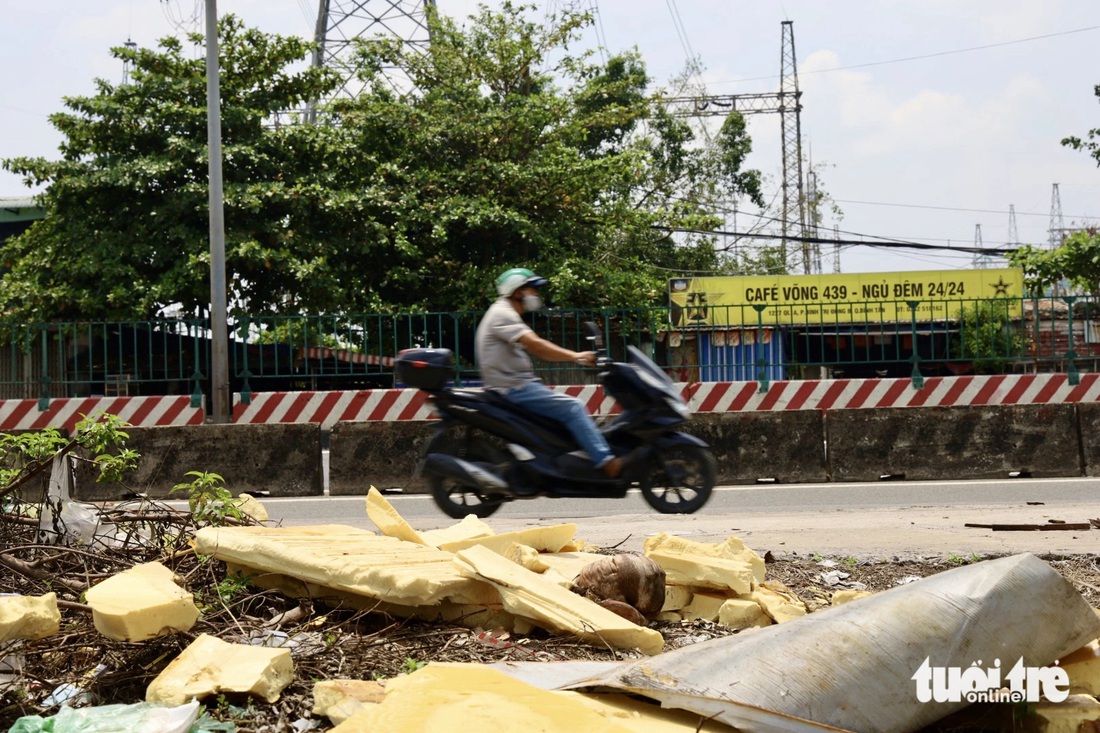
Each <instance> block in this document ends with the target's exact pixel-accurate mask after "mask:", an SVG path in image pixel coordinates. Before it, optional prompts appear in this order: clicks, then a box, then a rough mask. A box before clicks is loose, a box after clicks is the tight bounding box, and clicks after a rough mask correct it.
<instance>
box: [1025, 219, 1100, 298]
mask: <svg viewBox="0 0 1100 733" xmlns="http://www.w3.org/2000/svg"><path fill="white" fill-rule="evenodd" d="M1008 262H1009V264H1010V265H1012V266H1013V267H1019V268H1022V269H1023V271H1024V287H1025V289H1026V290H1027V291H1028V292H1030V293H1034V294H1036V295H1039V294H1042V293H1043V292H1044V291H1046V289H1047V288H1049V287H1051V286H1053V285H1054V284H1055V283H1058V282H1061V281H1062V280H1066V281H1068V282H1069V283H1070V284H1071V285H1073V286H1075V287H1079V288H1081V289H1082V290H1084V291H1085V292H1088V293H1100V233H1098V232H1097V230H1096V229H1086V230H1083V231H1079V232H1074V233H1073V234H1071V235H1069V236H1068V237H1066V238H1065V240H1064V241H1063V242H1062V245H1061V246H1060V247H1056V248H1054V249H1045V248H1043V247H1036V246H1033V245H1030V244H1028V245H1024V246H1023V247H1020V248H1019V249H1017V250H1015V251H1014V252H1011V253H1010V254H1009V255H1008Z"/></svg>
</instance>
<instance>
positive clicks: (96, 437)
mask: <svg viewBox="0 0 1100 733" xmlns="http://www.w3.org/2000/svg"><path fill="white" fill-rule="evenodd" d="M129 425H130V424H129V423H128V422H126V421H125V420H123V419H122V418H120V417H118V416H117V415H111V414H109V413H105V412H100V413H94V414H92V415H81V419H80V421H79V422H77V424H76V427H75V430H74V433H73V438H72V440H71V441H68V440H65V439H64V438H63V437H61V433H60V432H59V431H58V430H57V429H55V428H46V429H44V430H38V431H34V432H28V433H22V434H19V435H13V434H4V435H0V495H3V494H5V493H7V492H8V491H9V490H11V489H13V488H14V487H16V486H17V485H18V484H20V483H22V481H23V480H25V479H26V478H27V476H28V474H30V473H32V472H35V471H40V470H45V469H46V465H47V464H49V463H50V462H51V461H52V460H53V459H54V457H55V456H57V455H60V454H66V453H70V454H71V455H72V456H73V457H75V458H76V459H78V460H82V461H88V462H92V463H95V464H96V466H97V467H98V469H99V473H98V475H97V476H96V481H97V482H101V483H122V481H123V479H124V478H125V476H126V474H127V473H128V472H130V471H132V470H133V469H134V468H136V467H137V463H138V459H139V458H140V457H141V456H140V455H139V454H138V453H137V451H134V450H132V449H130V448H127V447H126V445H125V443H126V441H127V440H128V439H129V437H130V435H129V433H127V432H126V431H125V430H123V428H125V427H129Z"/></svg>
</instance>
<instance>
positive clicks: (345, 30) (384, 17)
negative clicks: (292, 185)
mask: <svg viewBox="0 0 1100 733" xmlns="http://www.w3.org/2000/svg"><path fill="white" fill-rule="evenodd" d="M435 7H436V5H435V0H320V3H319V5H318V7H317V28H316V31H315V32H314V38H313V40H314V41H315V42H316V43H317V49H316V50H315V51H314V52H313V65H314V66H327V67H329V68H332V69H335V70H336V71H338V72H339V73H340V78H341V80H342V81H341V84H340V87H339V88H338V89H337V90H336V91H335V92H333V94H332V97H333V98H335V97H350V98H353V99H354V98H355V97H358V96H359V94H360V92H362V91H363V83H362V82H360V81H359V80H358V79H357V78H356V76H355V73H354V69H355V66H354V63H353V58H352V57H353V54H354V50H355V44H354V40H355V39H356V38H362V39H364V40H369V39H371V38H397V39H399V40H400V41H401V42H402V43H405V44H407V45H409V46H411V47H413V48H416V49H420V50H426V49H427V48H428V45H429V43H430V41H431V36H430V34H429V32H428V13H429V9H430V11H431V12H434V11H435ZM390 83H391V84H393V85H394V86H395V87H398V88H401V87H405V86H407V84H408V81H407V80H404V79H397V78H394V77H390ZM314 117H315V109H314V110H311V111H310V118H311V119H313V118H314Z"/></svg>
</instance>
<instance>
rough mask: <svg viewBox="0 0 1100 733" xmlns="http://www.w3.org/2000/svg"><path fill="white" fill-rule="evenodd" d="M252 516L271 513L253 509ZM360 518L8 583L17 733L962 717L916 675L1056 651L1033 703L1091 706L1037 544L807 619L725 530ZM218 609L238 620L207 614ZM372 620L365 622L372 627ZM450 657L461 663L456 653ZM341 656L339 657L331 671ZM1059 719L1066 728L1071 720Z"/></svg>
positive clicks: (1082, 633) (0, 631)
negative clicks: (717, 537)
mask: <svg viewBox="0 0 1100 733" xmlns="http://www.w3.org/2000/svg"><path fill="white" fill-rule="evenodd" d="M241 506H242V507H243V506H247V507H248V508H249V511H250V512H251V514H252V516H253V517H254V518H255V519H256V520H259V519H262V518H263V517H264V513H263V508H262V506H260V505H259V504H257V503H255V502H254V500H250V501H247V502H243V503H242V505H241ZM366 510H367V514H368V516H369V517H370V519H371V520H372V521H373V522H374V524H375V525H376V526H377V528H378V530H379V533H377V534H376V533H373V532H370V531H367V530H361V529H356V528H353V527H348V526H342V525H326V526H312V527H271V526H266V523H264V522H262V521H251V522H245V523H243V524H240V525H237V526H233V525H228V526H205V527H192V528H191V529H190V530H189V532H188V535H189V537H190V543H191V547H192V548H193V552H191V551H189V550H188V549H185V548H182V547H179V546H178V545H174V544H171V543H168V544H167V546H169V547H170V550H169V552H167V553H161V557H160V558H158V559H148V558H146V561H144V562H140V563H138V564H136V565H133V564H132V565H131V566H128V567H125V568H121V569H119V570H117V571H114V572H87V569H86V576H87V577H88V579H89V580H90V581H91V582H90V583H89V587H87V589H86V591H84V592H83V600H84V601H85V603H80V602H78V601H67V600H59V598H58V595H57V593H56V592H50V593H45V594H42V595H38V596H30V595H10V596H6V597H0V643H2V644H3V645H4V646H2V647H0V650H2V653H3V654H4V655H5V660H6V662H7V664H8V666H9V667H10V671H9V672H8V675H7V677H6V678H0V694H2V695H4V697H5V698H9V697H16V696H18V697H21V698H22V699H23V700H24V701H25V702H24V703H23V705H22V706H21V707H22V709H26V708H27V707H31V708H32V709H37V710H38V711H39V713H42V714H31V715H25V716H23V717H21V718H20V719H19V720H18V721H9V722H14V723H15V727H13V728H12V730H15V731H18V732H19V733H30V732H31V731H37V730H53V731H62V730H81V729H87V728H91V727H92V726H93V724H94V722H93V721H95V720H111V721H114V722H115V723H117V724H118V725H119V726H120V727H119V728H118V729H125V728H127V727H128V728H130V729H138V728H141V729H142V730H155V731H162V730H163V731H169V730H171V731H177V730H178V731H188V730H194V731H200V730H203V731H213V730H233V729H234V728H233V724H232V723H231V722H226V721H227V720H232V719H234V718H237V719H238V720H243V719H245V718H246V717H247V716H246V715H245V714H244V713H243V712H242V711H243V710H245V709H246V708H242V707H241V706H240V705H241V704H242V703H243V704H244V705H247V706H251V707H252V708H253V709H255V708H256V707H257V706H258V707H262V706H264V705H270V706H275V705H276V704H277V703H278V702H279V701H280V699H281V698H284V697H285V696H286V695H287V694H289V692H288V691H290V690H293V689H295V688H296V687H301V686H303V685H309V687H310V689H309V696H310V700H309V706H308V710H303V711H301V712H300V714H299V716H298V717H297V718H293V717H286V716H285V715H284V716H283V717H281V718H280V719H279V720H278V721H276V722H272V723H270V725H269V728H268V729H271V730H276V729H280V730H282V729H292V728H293V729H297V730H303V731H304V730H311V729H313V730H322V729H329V726H332V725H334V726H335V727H333V728H332V730H334V731H341V732H342V733H343V732H346V731H368V730H369V731H383V730H401V731H405V730H408V731H419V730H423V731H430V730H455V729H462V727H463V726H465V725H467V724H468V725H475V724H476V725H481V726H484V725H486V724H488V725H493V724H494V723H497V724H498V726H497V727H500V728H502V729H507V730H512V729H519V728H521V727H524V726H530V727H531V729H533V730H549V731H553V730H562V731H564V730H569V731H574V730H577V729H581V730H590V729H591V730H606V731H620V730H622V731H627V730H647V731H695V730H708V731H721V730H731V729H733V728H736V729H741V730H759V731H770V730H784V731H792V730H838V729H839V730H896V731H916V730H921V729H924V728H925V727H926V726H928V725H930V724H932V723H934V722H935V721H937V720H940V719H942V718H944V717H945V716H948V715H951V714H958V712H959V711H961V710H963V709H964V708H967V706H968V705H969V700H968V699H967V698H966V696H965V695H958V694H956V693H957V692H958V690H956V689H953V688H952V689H948V688H946V687H944V686H943V685H942V684H941V685H940V686H939V687H937V686H936V683H935V680H936V679H938V678H936V677H935V676H934V675H931V674H930V676H929V679H930V680H931V682H930V683H929V685H930V687H929V689H930V690H931V693H935V694H934V698H935V699H934V700H932V701H931V702H928V701H924V700H922V699H921V697H922V688H921V684H922V679H923V678H921V677H920V670H922V669H928V668H929V665H931V667H937V668H943V669H947V670H950V669H956V670H967V669H970V668H971V667H974V666H975V665H978V666H983V665H984V666H989V660H991V659H994V658H997V659H998V660H999V661H998V665H999V664H1000V660H1003V661H1004V664H1005V676H1004V678H1003V680H1004V681H1005V685H1004V687H1005V688H1006V691H1007V692H1008V693H1014V692H1016V690H1015V688H1014V687H1012V686H1011V685H1009V682H1010V681H1011V684H1012V685H1015V682H1014V681H1013V678H1011V677H1010V676H1009V674H1008V672H1009V668H1012V667H1013V665H1014V664H1016V663H1017V662H1018V664H1019V665H1020V666H1021V669H1026V670H1039V671H1040V672H1042V671H1044V670H1046V669H1047V668H1048V667H1049V665H1052V664H1053V663H1055V662H1056V661H1058V660H1061V666H1059V667H1056V668H1055V669H1057V670H1059V674H1061V673H1062V672H1064V673H1065V674H1066V681H1065V684H1064V685H1057V684H1052V685H1051V686H1049V687H1047V686H1042V685H1038V683H1036V685H1035V686H1034V689H1032V688H1030V687H1029V688H1027V689H1026V690H1024V692H1026V694H1028V695H1030V694H1032V693H1034V694H1035V695H1039V694H1040V693H1048V694H1047V698H1048V699H1047V700H1046V701H1044V700H1039V699H1036V700H1032V701H1031V702H1034V703H1037V704H1036V705H1035V706H1034V707H1035V708H1036V710H1037V713H1036V714H1037V715H1038V716H1040V717H1037V718H1035V720H1037V721H1040V722H1042V725H1046V726H1047V728H1046V729H1047V730H1051V731H1053V730H1056V729H1058V730H1060V729H1066V730H1070V729H1072V730H1076V727H1075V726H1076V724H1077V722H1080V721H1084V720H1097V719H1100V702H1097V701H1096V699H1095V695H1097V694H1098V693H1100V643H1098V642H1097V641H1096V640H1097V638H1098V637H1100V617H1098V616H1097V614H1096V613H1094V612H1093V610H1092V609H1091V608H1090V607H1089V605H1088V604H1087V603H1086V602H1085V601H1084V599H1083V598H1082V597H1081V596H1080V595H1079V594H1078V593H1077V592H1076V591H1075V590H1074V589H1073V588H1072V586H1070V585H1069V584H1068V583H1067V582H1066V581H1065V580H1064V579H1063V578H1061V577H1060V576H1059V575H1058V573H1057V572H1055V571H1054V570H1053V569H1052V568H1051V567H1050V565H1048V564H1047V563H1045V562H1043V561H1041V560H1039V559H1037V558H1035V557H1033V556H1031V555H1018V556H1013V557H1006V558H999V559H995V560H989V561H985V562H979V563H975V564H973V565H969V566H964V567H959V568H956V569H953V570H949V571H947V572H943V573H940V574H938V575H935V576H931V577H929V578H924V579H920V580H914V581H913V582H911V583H907V584H905V585H903V586H899V587H897V588H894V589H891V590H889V591H886V592H882V593H868V592H866V591H860V590H853V589H847V590H841V591H837V592H836V593H835V594H834V596H833V598H832V603H830V604H829V606H828V607H825V608H821V609H820V610H814V611H813V612H812V613H807V607H806V605H805V603H804V602H803V601H802V600H800V599H799V598H798V596H797V595H795V594H794V593H793V592H791V591H790V590H789V589H787V588H786V587H785V586H784V585H783V584H782V583H779V582H778V581H776V580H774V579H769V578H767V577H766V570H767V566H766V565H765V562H764V559H763V558H761V557H760V556H759V555H758V554H757V553H756V552H754V551H753V550H752V549H750V548H748V547H746V546H745V544H744V543H743V542H741V541H740V540H739V539H737V538H736V537H730V538H728V539H727V540H726V541H724V542H719V543H700V542H693V541H689V540H686V539H683V538H680V537H676V536H673V535H669V534H660V535H656V536H653V537H650V538H648V539H647V541H646V543H645V546H644V552H643V553H642V554H626V553H617V554H608V553H606V552H603V551H601V550H600V549H599V548H594V547H590V546H586V544H585V543H584V541H583V540H581V539H579V538H577V537H576V529H577V528H576V526H575V525H572V524H560V525H553V526H543V527H537V528H533V529H528V530H522V531H517V532H509V533H503V534H497V533H495V532H494V531H493V530H492V528H491V527H489V526H488V525H487V524H485V523H484V522H482V521H480V520H478V519H476V518H475V517H472V516H470V517H467V518H466V519H465V520H463V521H461V522H459V523H457V524H455V525H454V526H451V527H449V528H446V529H442V530H435V531H429V532H418V531H416V530H415V529H414V528H413V527H411V526H410V525H409V524H408V523H407V522H406V521H405V520H404V519H403V518H402V517H400V515H398V513H397V512H396V511H395V510H394V509H393V507H392V506H391V505H390V504H389V503H388V502H387V501H386V500H385V498H384V497H383V496H382V495H381V494H379V493H378V492H377V491H374V490H373V489H372V491H371V492H370V494H369V496H368V498H367V503H366ZM158 511H159V510H158ZM115 524H116V525H119V526H122V527H125V525H126V523H125V522H116V523H115ZM91 536H92V537H93V538H94V537H95V536H96V533H95V532H93V533H92V535H91ZM114 536H115V537H116V538H117V531H116V534H115V535H114ZM162 541H163V538H162ZM11 549H13V548H11V547H6V548H5V549H4V550H0V554H4V553H6V552H9V551H10V550H11ZM85 554H88V555H91V554H92V553H91V552H90V551H88V552H86V553H85ZM26 565H27V571H28V572H31V571H34V570H35V569H36V568H35V567H34V564H33V563H26ZM43 565H44V563H39V567H38V570H41V567H42V566H43ZM8 567H9V568H10V567H11V565H10V564H9V565H8ZM837 575H838V577H839V575H841V574H840V573H837ZM93 576H95V577H93ZM72 585H73V587H72V588H68V589H67V591H68V592H72V591H76V590H77V587H76V586H77V585H78V584H77V583H73V584H72ZM199 585H202V586H204V587H205V590H204V591H203V592H201V593H200V592H199V591H198V589H197V586H199ZM246 586H247V587H250V588H251V589H261V590H259V591H258V593H259V594H262V598H263V600H264V602H265V604H266V606H265V610H266V611H268V612H270V611H272V610H277V612H276V613H273V614H272V613H268V617H267V618H263V617H262V616H259V615H257V614H258V613H259V610H258V607H257V605H256V604H254V603H253V602H254V601H255V599H256V598H257V596H255V595H247V594H243V593H242V590H241V589H243V588H245V587H246ZM210 587H213V588H216V591H215V592H210ZM189 589H191V590H189ZM67 591H65V590H63V591H62V592H63V593H65V592H67ZM242 598H243V599H245V600H244V601H242V600H240V599H242ZM317 609H329V610H326V611H323V614H319V613H318V611H317ZM63 611H64V612H65V615H64V617H63V616H62V612H63ZM89 614H90V617H91V622H92V625H93V626H94V630H95V631H94V633H95V634H98V635H99V636H100V637H101V638H102V639H106V640H108V641H107V643H108V645H109V646H108V647H107V649H108V651H107V653H105V654H104V653H101V654H98V655H96V654H95V653H94V652H93V653H92V654H91V655H89V654H88V652H89V650H94V649H95V648H96V647H95V642H94V641H92V640H91V639H90V638H89V637H88V636H87V633H91V632H84V631H80V632H79V634H80V635H79V637H78V638H77V642H76V644H75V645H73V644H70V642H69V640H68V639H67V638H65V637H67V636H76V635H77V633H78V632H77V631H76V629H78V628H79V627H80V623H81V621H83V620H84V619H85V617H86V615H89ZM219 617H220V618H222V619H223V621H227V622H225V623H222V624H220V625H217V624H213V623H212V622H211V620H212V619H214V618H219ZM367 623H373V624H375V626H374V630H373V631H370V632H368V633H365V634H364V633H363V625H365V624H367ZM459 627H465V628H466V629H467V631H465V632H460V631H457V629H458V628H459ZM432 629H438V630H440V632H439V633H433V632H432ZM674 629H687V630H688V633H686V634H682V635H679V636H677V635H675V634H673V633H671V631H672V630H674ZM697 629H704V630H705V633H695V634H693V633H692V630H697ZM403 632H409V633H411V634H415V635H417V636H418V638H419V641H420V643H421V647H420V648H421V649H422V650H424V653H423V656H424V657H429V658H430V659H431V661H430V663H429V664H427V665H426V666H425V665H423V664H422V662H421V661H419V660H418V659H417V658H416V657H411V656H409V655H408V653H407V652H408V649H409V648H410V647H402V646H401V645H400V643H398V640H399V637H400V636H401V634H402V633H403ZM59 637H60V638H59ZM547 640H549V643H547ZM554 640H556V641H554ZM111 644H113V645H116V646H110V645H111ZM555 644H557V646H555ZM459 647H466V652H465V653H464V654H463V655H462V659H464V660H467V661H463V662H455V661H451V662H448V661H446V659H447V655H446V652H447V650H448V649H449V648H451V649H452V650H457V649H458V648H459ZM471 648H472V649H479V650H482V652H483V653H482V654H481V655H480V656H484V657H485V660H484V662H482V661H480V660H477V659H476V658H477V657H478V656H479V655H478V654H470V653H469V651H470V649H471ZM585 648H587V650H588V652H587V653H585V652H583V649H585ZM61 649H70V650H72V651H75V652H76V654H73V655H71V656H72V657H73V658H71V659H67V660H65V661H69V662H70V663H72V662H75V663H76V664H80V663H82V662H86V663H88V664H89V665H91V666H90V667H88V669H87V671H86V673H84V674H82V675H80V676H78V677H76V678H74V679H73V680H71V681H69V682H66V683H65V684H63V685H59V686H57V687H55V688H53V689H48V690H47V689H42V688H41V686H40V685H36V684H35V683H36V680H35V679H34V678H33V676H29V675H28V674H27V673H26V670H27V667H28V666H30V665H28V664H26V660H27V659H29V658H31V657H32V656H33V655H47V654H55V655H56V654H58V650H61ZM429 649H430V651H428V650H429ZM501 652H503V653H501ZM81 654H83V655H84V656H83V657H81V656H80V655H81ZM366 654H369V655H377V656H379V657H382V656H385V655H387V654H389V655H391V656H393V655H396V664H397V665H399V666H400V668H401V671H403V672H405V674H400V675H396V676H391V677H390V678H388V679H383V680H378V679H364V678H358V679H357V678H355V677H353V676H351V675H346V674H344V673H343V672H344V671H345V670H352V669H355V668H356V665H355V663H354V662H355V661H356V658H361V656H362V655H366ZM333 656H336V657H339V658H341V659H340V660H339V661H338V662H336V663H333V662H331V661H327V662H326V663H325V664H324V665H322V664H321V662H320V660H321V659H322V658H325V659H329V660H331V658H332V657H333ZM471 659H473V660H474V661H473V662H471V661H469V660H471ZM930 660H931V661H930ZM981 660H985V661H984V662H983V661H981ZM1018 660H1019V661H1018ZM54 661H55V662H60V661H61V657H55V660H54ZM93 661H94V662H95V664H94V665H92V664H91V662H93ZM391 667H392V665H391ZM360 668H361V667H360ZM999 669H1000V667H999V666H998V671H999ZM979 671H982V670H979ZM126 675H128V676H126ZM123 678H124V681H125V682H126V684H124V685H122V688H121V689H123V690H127V691H129V690H133V691H134V692H137V693H138V694H134V692H130V693H128V694H130V695H131V696H130V697H129V698H128V699H129V700H135V699H141V700H143V701H144V702H140V703H133V702H129V703H126V702H123V701H125V700H127V698H126V697H122V698H119V697H117V695H116V697H115V698H114V699H115V700H119V703H118V704H114V705H103V704H97V703H100V702H102V701H103V700H102V697H103V696H102V695H100V694H97V692H99V691H101V690H102V689H103V688H104V687H108V686H111V685H110V682H111V681H112V680H114V681H115V682H119V681H123ZM947 678H950V675H947ZM967 679H968V680H970V681H973V680H974V679H976V678H975V677H974V676H973V675H971V676H970V677H967ZM983 679H985V680H988V679H991V678H989V677H988V676H987V677H984V678H983ZM1059 679H1061V678H1059ZM309 680H317V681H316V682H308V681H309ZM1057 681H1058V680H1055V682H1057ZM1044 684H1045V683H1044ZM1010 687H1011V689H1009V688H1010ZM112 688H113V689H115V691H116V693H117V691H118V690H119V686H118V685H114V686H112ZM985 689H986V688H983V687H974V688H973V690H971V691H984V690H985ZM997 689H999V688H997ZM138 690H140V691H138ZM1036 690H1037V691H1036ZM994 691H996V690H994ZM1065 692H1071V693H1075V694H1071V695H1069V696H1068V698H1066V695H1063V694H1061V693H1065ZM931 693H930V694H931ZM1077 693H1080V694H1077ZM123 694H124V695H125V694H127V693H123ZM294 694H298V693H294ZM956 698H958V699H956ZM1063 698H1066V699H1063ZM1005 699H1010V698H1005ZM31 700H33V702H30V701H31ZM11 708H12V706H10V705H9V706H5V708H4V709H11ZM1004 708H1005V709H1011V706H1010V705H1005V706H1004ZM45 713H49V714H48V715H43V714H45ZM441 721H446V722H445V723H442V722H441ZM1058 721H1061V722H1058ZM1067 721H1074V722H1073V725H1074V727H1073V728H1059V727H1058V726H1062V725H1068V722H1067ZM82 726H83V728H82ZM142 726H144V727H142ZM253 727H255V726H253ZM256 729H260V728H258V727H256ZM976 729H978V728H976ZM988 729H991V730H993V729H997V728H996V727H993V728H988Z"/></svg>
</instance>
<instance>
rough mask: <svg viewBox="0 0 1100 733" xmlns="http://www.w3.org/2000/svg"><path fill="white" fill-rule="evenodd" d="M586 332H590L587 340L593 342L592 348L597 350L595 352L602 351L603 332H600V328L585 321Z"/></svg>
mask: <svg viewBox="0 0 1100 733" xmlns="http://www.w3.org/2000/svg"><path fill="white" fill-rule="evenodd" d="M584 330H586V331H588V335H587V336H585V338H586V339H588V340H589V341H591V342H592V346H593V347H594V348H595V350H596V351H599V350H600V349H602V348H603V331H601V330H600V327H599V326H597V325H596V324H595V323H593V322H592V321H585V322H584Z"/></svg>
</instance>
